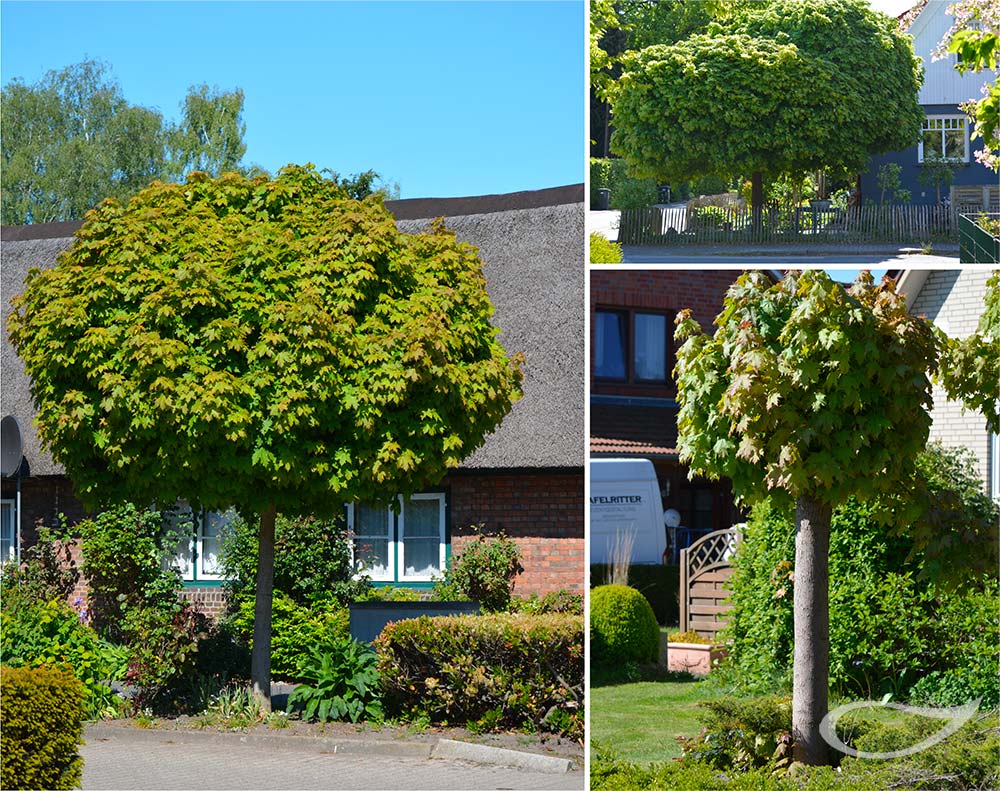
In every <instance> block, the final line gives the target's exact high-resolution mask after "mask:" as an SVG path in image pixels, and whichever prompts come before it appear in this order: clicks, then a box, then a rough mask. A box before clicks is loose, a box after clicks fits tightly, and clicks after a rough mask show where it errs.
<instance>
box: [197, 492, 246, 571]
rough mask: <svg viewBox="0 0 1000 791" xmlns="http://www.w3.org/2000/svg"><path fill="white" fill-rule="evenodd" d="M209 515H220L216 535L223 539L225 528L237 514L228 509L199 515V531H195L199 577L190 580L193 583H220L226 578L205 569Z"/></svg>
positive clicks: (220, 545) (217, 555) (203, 512)
mask: <svg viewBox="0 0 1000 791" xmlns="http://www.w3.org/2000/svg"><path fill="white" fill-rule="evenodd" d="M209 514H218V515H219V516H220V522H219V532H218V533H217V534H216V538H219V537H221V535H222V530H223V529H224V527H225V526H226V525H227V524H229V522H231V521H232V520H233V518H234V517H235V516H236V513H235V512H234V511H233V510H232V509H228V510H226V511H202V512H201V513H200V514H199V515H198V525H197V530H196V531H195V538H194V540H195V558H196V562H195V564H194V565H195V569H196V570H197V576H196V578H195V579H193V580H190V581H191V582H202V581H204V582H220V581H221V580H222V579H224V577H223V576H222V575H221V574H216V573H213V572H210V571H206V569H205V555H206V554H207V553H206V552H205V540H206V535H205V526H206V524H207V523H208V515H209ZM221 549H222V544H221V542H220V544H219V550H220V551H221ZM218 557H219V554H216V558H218Z"/></svg>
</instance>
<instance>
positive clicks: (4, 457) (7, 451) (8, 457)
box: [0, 415, 24, 478]
mask: <svg viewBox="0 0 1000 791" xmlns="http://www.w3.org/2000/svg"><path fill="white" fill-rule="evenodd" d="M23 451H24V447H23V446H22V444H21V427H20V426H19V425H17V418H15V417H14V416H13V415H7V417H5V418H4V419H3V420H0V473H2V474H3V477H4V478H10V477H11V476H13V475H14V474H15V473H16V472H17V471H18V470H19V469H21V456H22V454H23Z"/></svg>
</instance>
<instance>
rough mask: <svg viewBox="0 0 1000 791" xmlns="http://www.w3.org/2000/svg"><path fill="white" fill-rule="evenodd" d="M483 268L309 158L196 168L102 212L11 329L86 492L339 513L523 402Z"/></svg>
mask: <svg viewBox="0 0 1000 791" xmlns="http://www.w3.org/2000/svg"><path fill="white" fill-rule="evenodd" d="M480 267H481V262H480V261H479V259H478V258H477V256H476V252H475V249H474V248H472V247H471V246H470V245H467V244H463V243H459V242H457V241H456V239H455V237H454V234H453V233H451V232H449V231H447V230H445V229H444V227H443V226H442V225H440V224H437V225H435V226H434V227H433V228H432V229H431V230H430V231H428V232H427V233H422V234H416V235H408V234H404V233H400V232H399V231H397V229H396V225H395V222H394V220H393V217H392V216H391V215H390V214H389V213H388V211H387V210H386V209H385V208H384V207H383V205H382V200H381V197H380V196H371V197H368V198H366V199H364V200H361V201H358V200H352V199H350V198H348V197H347V196H346V195H345V193H344V191H343V190H342V188H341V187H340V186H339V185H338V184H337V183H335V182H333V181H330V180H327V179H324V178H322V177H321V176H320V175H319V174H317V173H316V172H315V171H314V170H312V169H311V168H302V167H294V166H289V167H287V168H285V169H284V170H283V171H282V172H281V174H280V175H279V176H278V177H277V178H276V179H275V180H273V181H268V180H266V179H265V178H263V177H259V178H256V179H247V178H245V177H243V176H240V175H237V174H226V175H224V176H222V177H220V178H218V179H214V180H213V179H211V178H209V177H208V176H206V175H205V174H202V173H194V174H192V175H191V176H189V178H188V180H187V182H186V183H185V184H161V183H156V184H154V185H153V186H151V187H149V188H148V189H146V190H144V191H142V192H141V193H140V194H139V195H137V196H136V197H135V198H134V199H133V200H132V201H130V203H129V204H128V206H127V207H126V206H125V205H123V204H122V203H121V202H119V201H117V200H107V201H104V202H103V203H101V205H100V206H99V207H98V208H97V209H95V210H94V211H92V212H89V213H88V214H87V217H86V220H85V222H84V225H83V227H82V228H81V229H80V230H79V231H78V233H77V238H76V241H75V242H74V244H73V247H72V248H71V250H70V251H69V252H67V253H65V254H63V255H62V256H61V258H60V261H59V264H58V265H57V266H56V267H55V268H53V269H49V270H45V271H41V272H38V271H33V272H32V273H31V274H30V275H29V278H28V281H27V283H26V287H25V290H24V293H23V295H21V296H19V297H17V298H16V299H15V300H14V311H13V313H12V314H11V318H10V334H11V339H12V341H13V343H14V345H15V347H16V348H17V350H18V353H19V355H20V356H21V358H22V359H23V360H24V362H25V366H26V369H27V371H28V373H29V375H30V376H31V380H32V392H33V395H34V398H35V401H36V405H37V421H38V429H39V433H40V435H41V437H42V438H43V440H44V441H45V442H46V443H47V445H48V446H49V447H50V448H51V450H52V453H53V456H54V457H55V458H56V459H57V460H58V461H60V462H61V463H62V464H64V465H65V466H66V470H67V473H68V474H69V476H70V477H71V478H72V479H73V481H74V483H75V485H76V487H77V488H76V490H77V492H78V494H79V495H80V496H81V497H83V498H85V499H86V500H88V501H89V502H95V501H98V502H106V501H108V500H113V499H121V498H130V499H133V500H136V501H138V502H152V501H158V502H173V501H174V500H176V499H185V500H188V501H189V502H191V503H192V504H196V505H201V506H204V507H207V508H220V507H227V506H229V505H233V504H236V505H239V506H241V507H242V508H244V509H246V510H248V511H252V512H260V511H261V510H262V509H263V508H265V507H266V506H267V505H268V504H271V503H273V504H276V505H277V507H278V510H280V511H282V512H289V513H301V512H308V511H314V512H317V513H326V512H330V511H331V510H335V509H336V508H337V507H338V504H340V503H344V502H346V501H350V500H354V499H359V500H373V501H381V502H385V501H388V500H389V499H391V497H392V496H393V495H395V494H396V493H397V492H401V493H409V492H412V491H414V490H415V489H417V488H419V487H421V486H422V485H425V484H426V483H427V482H428V481H433V480H436V479H438V478H440V477H441V476H442V475H443V474H444V473H445V471H446V470H447V469H448V468H449V467H454V466H456V465H457V464H458V463H459V462H460V461H461V459H462V458H463V457H464V456H465V455H467V454H468V453H470V452H471V451H472V450H474V449H475V448H476V447H477V446H478V445H479V444H480V443H481V442H482V439H483V437H484V436H485V434H486V433H487V432H489V431H491V430H492V429H494V428H495V427H496V426H497V424H498V423H499V422H500V420H501V419H502V418H503V416H504V415H505V414H506V413H507V411H508V409H509V407H510V402H511V400H512V399H514V398H516V397H517V394H518V383H519V381H520V373H519V370H518V367H517V365H516V364H515V363H514V362H512V361H511V360H510V359H508V357H507V356H506V355H505V353H504V351H503V349H502V348H501V347H500V345H499V343H498V342H497V340H496V334H497V330H496V329H495V328H494V327H493V326H492V325H491V324H490V321H489V317H490V314H491V313H492V307H491V305H490V302H489V298H488V297H487V295H486V291H485V286H484V284H485V281H484V278H483V275H482V273H481V271H480Z"/></svg>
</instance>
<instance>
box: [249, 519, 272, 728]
mask: <svg viewBox="0 0 1000 791" xmlns="http://www.w3.org/2000/svg"><path fill="white" fill-rule="evenodd" d="M275 513H276V509H275V507H274V505H269V506H268V507H267V508H265V509H264V511H263V512H262V513H261V515H260V533H259V539H260V541H259V549H258V553H257V598H256V601H255V603H254V611H253V653H251V655H250V678H251V679H253V691H254V695H256V696H257V698H258V699H259V700H260V704H261V709H262V710H263V711H265V712H270V711H271V605H272V598H273V596H272V594H273V591H274V517H275Z"/></svg>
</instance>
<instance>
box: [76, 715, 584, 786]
mask: <svg viewBox="0 0 1000 791" xmlns="http://www.w3.org/2000/svg"><path fill="white" fill-rule="evenodd" d="M84 739H85V741H115V740H121V739H127V740H129V741H139V742H150V743H151V742H157V743H160V744H212V745H217V746H218V747H220V748H225V747H226V746H229V745H232V744H233V743H234V742H237V743H239V744H246V745H251V746H253V745H259V746H268V747H272V748H279V749H285V750H301V751H303V752H312V753H327V754H331V755H336V754H338V753H342V754H350V755H381V756H392V757H397V758H439V759H443V760H451V761H469V762H471V763H477V764H489V765H493V766H508V767H513V768H516V769H527V770H529V771H533V772H542V773H545V774H564V773H566V772H569V771H570V770H572V769H573V767H574V763H573V761H572V760H571V759H569V758H556V757H553V756H548V755H539V754H537V753H529V752H521V751H520V750H508V749H506V748H503V747H491V746H489V745H485V744H474V743H472V742H460V741H455V740H454V739H434V740H431V739H427V740H421V741H417V740H406V739H394V740H386V739H345V738H337V737H328V736H290V735H286V734H283V733H243V732H240V731H233V732H228V733H227V732H219V731H214V730H205V731H197V730H188V729H180V730H171V729H167V728H148V729H143V728H115V727H108V726H106V725H101V724H99V723H98V724H93V725H87V726H86V728H85V729H84Z"/></svg>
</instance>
